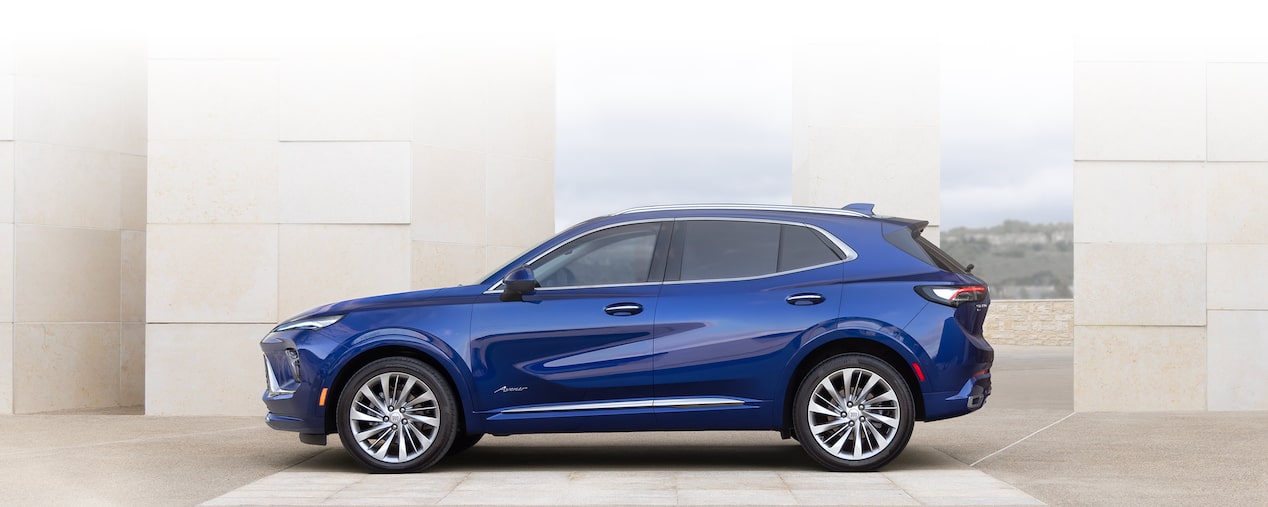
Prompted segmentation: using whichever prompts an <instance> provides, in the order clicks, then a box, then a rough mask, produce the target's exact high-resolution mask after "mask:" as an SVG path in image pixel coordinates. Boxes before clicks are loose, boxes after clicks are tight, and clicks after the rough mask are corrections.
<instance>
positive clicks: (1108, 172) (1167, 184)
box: [1074, 162, 1207, 243]
mask: <svg viewBox="0 0 1268 507" xmlns="http://www.w3.org/2000/svg"><path fill="white" fill-rule="evenodd" d="M1206 178H1207V176H1206V174H1205V171H1204V167H1203V165H1202V163H1200V162H1076V163H1075V164H1074V221H1075V223H1077V224H1079V225H1078V227H1075V228H1074V240H1075V241H1078V242H1083V243H1203V242H1205V241H1206V214H1205V213H1203V212H1202V211H1201V210H1205V209H1206V205H1207V193H1206ZM1160 217H1166V226H1165V227H1150V226H1148V224H1154V223H1157V222H1158V220H1159V218H1160Z"/></svg>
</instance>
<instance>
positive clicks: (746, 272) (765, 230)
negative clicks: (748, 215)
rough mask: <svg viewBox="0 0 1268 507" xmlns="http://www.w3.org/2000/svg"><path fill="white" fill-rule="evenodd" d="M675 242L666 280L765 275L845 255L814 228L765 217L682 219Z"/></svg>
mask: <svg viewBox="0 0 1268 507" xmlns="http://www.w3.org/2000/svg"><path fill="white" fill-rule="evenodd" d="M671 245H672V246H671V247H670V250H671V251H670V257H671V261H670V272H669V274H668V275H667V276H666V279H667V280H718V279H728V278H746V277H753V276H763V275H770V274H774V273H778V272H783V271H792V270H796V269H801V268H806V267H810V266H818V265H821V264H827V263H830V262H836V261H839V260H841V258H842V257H841V255H840V253H839V252H837V250H836V249H835V248H833V247H832V246H831V245H829V244H828V243H827V242H826V241H825V240H824V239H823V238H822V236H820V235H819V233H817V232H815V231H813V230H811V229H809V228H806V227H801V226H797V225H782V224H774V223H765V222H743V221H725V220H699V221H683V222H678V224H677V226H676V227H675V229H674V237H673V240H672V241H671ZM675 271H676V272H675Z"/></svg>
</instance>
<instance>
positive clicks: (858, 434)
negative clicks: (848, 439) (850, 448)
mask: <svg viewBox="0 0 1268 507" xmlns="http://www.w3.org/2000/svg"><path fill="white" fill-rule="evenodd" d="M852 429H853V430H854V459H862V458H863V431H862V430H863V428H862V425H861V424H855V425H854V426H853V427H852Z"/></svg>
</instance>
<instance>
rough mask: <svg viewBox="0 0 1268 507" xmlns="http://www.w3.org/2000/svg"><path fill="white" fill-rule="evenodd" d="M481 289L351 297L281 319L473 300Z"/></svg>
mask: <svg viewBox="0 0 1268 507" xmlns="http://www.w3.org/2000/svg"><path fill="white" fill-rule="evenodd" d="M482 292H483V290H482V288H480V287H476V286H461V287H448V288H444V289H427V290H416V291H410V292H400V293H396V294H384V295H382V296H370V297H364V298H357V299H349V300H347V301H340V302H337V303H331V304H328V305H322V306H318V307H316V308H312V309H309V310H306V311H303V312H300V313H299V314H296V315H295V316H293V317H291V318H289V319H286V320H284V321H282V323H287V322H294V321H297V320H303V319H307V318H309V317H318V316H324V315H342V314H348V313H352V312H357V311H363V310H382V309H387V308H402V307H410V306H428V305H435V304H453V303H465V302H470V300H472V299H474V298H475V297H476V296H478V295H479V294H480V293H482Z"/></svg>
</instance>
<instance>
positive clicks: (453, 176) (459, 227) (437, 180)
mask: <svg viewBox="0 0 1268 507" xmlns="http://www.w3.org/2000/svg"><path fill="white" fill-rule="evenodd" d="M485 158H486V157H485V155H483V154H481V153H476V152H471V151H462V150H451V149H448V148H437V147H434V146H428V145H425V144H415V146H414V195H413V199H414V202H413V220H412V222H411V225H412V227H411V234H412V237H413V239H415V240H422V241H434V242H444V243H467V244H481V243H484V241H485V210H484V206H483V204H484V203H485V202H486V200H495V199H501V198H502V196H499V195H493V194H486V192H485Z"/></svg>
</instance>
